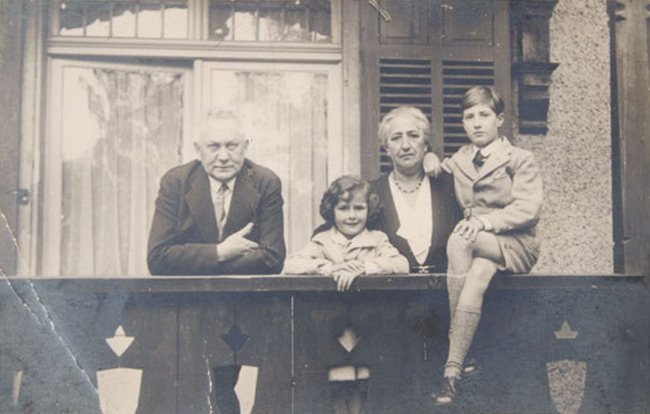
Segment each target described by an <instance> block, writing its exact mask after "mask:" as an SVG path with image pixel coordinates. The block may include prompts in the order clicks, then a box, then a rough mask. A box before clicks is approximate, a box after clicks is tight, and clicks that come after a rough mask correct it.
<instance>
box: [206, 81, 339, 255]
mask: <svg viewBox="0 0 650 414" xmlns="http://www.w3.org/2000/svg"><path fill="white" fill-rule="evenodd" d="M329 82H331V80H330V79H328V74H327V73H324V72H316V71H314V72H311V71H296V70H293V71H290V70H277V71H268V70H237V69H235V70H231V69H221V68H212V69H211V70H210V85H211V88H210V97H209V100H208V102H207V104H208V105H209V106H211V107H216V108H222V107H227V108H231V109H233V110H235V111H236V112H237V113H238V114H239V115H240V116H241V117H242V118H243V121H244V125H245V126H246V128H247V134H248V136H249V137H250V138H251V143H250V145H249V150H248V156H249V158H251V159H252V160H253V161H255V162H257V163H259V164H262V165H264V166H266V167H268V168H271V169H272V170H273V171H274V172H275V173H276V174H278V176H279V177H280V179H281V180H282V186H283V189H282V195H283V197H284V201H285V206H284V216H285V240H286V243H287V249H288V251H289V252H291V251H294V250H296V249H299V248H301V247H302V246H303V245H304V244H305V243H306V242H307V241H308V240H309V237H310V236H311V232H312V230H313V229H314V227H315V226H316V225H317V224H319V223H320V222H321V221H322V220H321V219H320V216H319V213H318V206H319V203H320V199H321V197H322V195H323V192H324V191H325V188H326V186H327V154H328V148H327V145H328V144H327V143H328V128H327V125H328V115H329V114H328V109H329V107H328V90H329V87H330V86H331V85H328V83H329Z"/></svg>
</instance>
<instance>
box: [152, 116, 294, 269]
mask: <svg viewBox="0 0 650 414" xmlns="http://www.w3.org/2000/svg"><path fill="white" fill-rule="evenodd" d="M194 147H195V148H196V151H197V153H198V158H199V159H198V160H194V161H191V162H189V163H187V164H183V165H179V166H177V167H174V168H172V169H171V170H170V171H168V172H167V173H166V174H165V175H164V176H163V178H162V180H161V182H160V192H159V195H158V199H157V200H156V211H155V213H154V218H153V223H152V225H151V231H150V233H149V247H148V255H147V262H148V264H149V270H150V271H151V273H152V274H158V275H162V274H169V275H195V274H213V275H216V274H267V273H279V272H280V271H281V270H282V264H283V261H284V258H285V254H286V252H285V244H284V231H283V228H284V224H283V216H282V203H283V201H282V193H281V184H280V179H279V178H278V177H277V175H275V173H273V172H272V171H271V170H269V169H267V168H264V167H262V166H260V165H257V164H255V163H253V162H252V161H250V160H248V159H246V150H247V148H248V140H247V139H246V137H245V136H244V133H243V129H242V126H241V124H240V122H239V120H238V119H237V117H236V116H235V115H234V114H233V113H232V112H229V111H218V112H211V113H209V114H208V115H207V116H206V118H205V120H204V123H203V125H202V129H201V133H200V136H199V137H198V140H197V141H196V142H195V143H194Z"/></svg>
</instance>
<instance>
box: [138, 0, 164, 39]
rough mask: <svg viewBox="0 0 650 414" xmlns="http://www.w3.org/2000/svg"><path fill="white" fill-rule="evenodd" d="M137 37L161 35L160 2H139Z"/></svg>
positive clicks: (156, 36) (157, 36)
mask: <svg viewBox="0 0 650 414" xmlns="http://www.w3.org/2000/svg"><path fill="white" fill-rule="evenodd" d="M139 9H140V12H139V13H138V37H153V38H160V37H162V9H161V8H160V3H153V2H147V3H140V4H139Z"/></svg>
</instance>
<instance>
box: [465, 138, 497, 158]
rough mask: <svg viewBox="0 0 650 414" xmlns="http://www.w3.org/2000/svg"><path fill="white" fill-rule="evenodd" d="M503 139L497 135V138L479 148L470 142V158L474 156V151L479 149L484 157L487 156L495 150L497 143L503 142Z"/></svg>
mask: <svg viewBox="0 0 650 414" xmlns="http://www.w3.org/2000/svg"><path fill="white" fill-rule="evenodd" d="M504 139H505V138H504V137H498V138H497V139H495V140H494V141H492V142H490V143H489V144H488V145H486V146H485V147H483V148H479V147H477V146H476V145H474V144H472V158H474V157H475V156H476V153H477V152H478V151H479V150H481V154H483V157H485V158H487V157H489V156H490V155H491V154H492V153H493V152H494V151H495V150H496V148H497V147H498V146H499V144H501V142H503V140H504Z"/></svg>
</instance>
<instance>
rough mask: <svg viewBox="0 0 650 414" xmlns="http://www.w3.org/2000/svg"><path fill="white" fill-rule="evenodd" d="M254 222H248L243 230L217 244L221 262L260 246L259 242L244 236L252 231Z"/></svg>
mask: <svg viewBox="0 0 650 414" xmlns="http://www.w3.org/2000/svg"><path fill="white" fill-rule="evenodd" d="M252 229H253V223H248V224H247V225H245V226H244V227H243V228H242V229H241V230H239V231H238V232H236V233H233V234H231V235H230V236H228V237H226V239H225V240H224V241H222V242H221V243H219V244H218V245H217V255H218V257H219V261H220V262H225V261H226V260H231V259H234V258H236V257H239V256H243V255H245V254H246V253H249V252H252V251H253V250H256V249H257V248H259V244H257V243H255V242H253V241H250V240H248V239H246V238H244V236H246V235H247V234H248V233H250V232H251V230H252Z"/></svg>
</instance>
